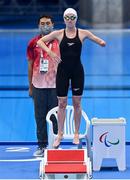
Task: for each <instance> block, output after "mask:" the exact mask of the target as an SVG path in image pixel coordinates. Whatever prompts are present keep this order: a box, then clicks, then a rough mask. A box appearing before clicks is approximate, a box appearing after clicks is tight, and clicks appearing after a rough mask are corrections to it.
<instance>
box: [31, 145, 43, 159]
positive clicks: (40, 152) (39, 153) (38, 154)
mask: <svg viewBox="0 0 130 180" xmlns="http://www.w3.org/2000/svg"><path fill="white" fill-rule="evenodd" d="M44 150H45V148H43V147H38V148H37V150H36V151H35V152H34V153H33V156H35V157H43V156H44Z"/></svg>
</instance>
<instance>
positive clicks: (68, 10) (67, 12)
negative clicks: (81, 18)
mask: <svg viewBox="0 0 130 180" xmlns="http://www.w3.org/2000/svg"><path fill="white" fill-rule="evenodd" d="M67 14H73V15H75V16H76V18H77V17H78V16H77V12H76V11H75V9H73V8H67V9H66V10H65V11H64V14H63V17H65V16H66V15H67Z"/></svg>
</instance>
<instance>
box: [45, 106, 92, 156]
mask: <svg viewBox="0 0 130 180" xmlns="http://www.w3.org/2000/svg"><path fill="white" fill-rule="evenodd" d="M57 111H58V106H57V107H54V108H53V109H51V110H50V111H49V112H48V114H47V116H46V120H47V122H48V124H49V127H48V148H49V149H53V143H54V139H55V137H56V135H55V134H54V133H53V125H52V121H51V120H50V117H51V115H54V116H55V117H56V119H57ZM57 120H58V119H57ZM82 120H84V124H85V126H84V129H85V131H84V132H83V133H82V134H79V139H80V144H79V145H78V149H80V148H82V140H85V142H86V146H87V151H88V157H90V156H91V139H90V121H89V119H88V116H87V115H86V113H85V112H84V111H83V110H82ZM74 130H75V127H74V109H73V106H70V105H67V107H66V118H65V123H64V135H63V139H68V140H69V139H73V137H74Z"/></svg>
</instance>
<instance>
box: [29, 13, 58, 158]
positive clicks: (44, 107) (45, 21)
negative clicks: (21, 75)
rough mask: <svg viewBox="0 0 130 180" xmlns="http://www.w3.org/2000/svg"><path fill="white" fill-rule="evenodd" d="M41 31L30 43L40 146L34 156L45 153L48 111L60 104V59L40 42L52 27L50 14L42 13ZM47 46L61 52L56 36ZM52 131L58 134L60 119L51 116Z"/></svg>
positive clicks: (32, 85)
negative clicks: (51, 55) (58, 62)
mask: <svg viewBox="0 0 130 180" xmlns="http://www.w3.org/2000/svg"><path fill="white" fill-rule="evenodd" d="M38 23H39V31H40V34H39V35H37V36H36V37H34V38H32V39H31V40H30V42H29V44H28V46H27V59H28V79H29V95H30V96H31V97H33V100H34V111H35V119H36V128H37V140H38V149H37V150H36V152H35V153H34V156H43V155H44V149H45V148H46V147H47V144H48V136H47V124H46V115H47V113H48V111H49V110H50V109H52V108H53V107H55V106H57V104H58V101H57V95H56V85H55V81H56V73H57V65H58V64H57V62H56V61H54V60H52V59H51V58H50V56H49V55H48V54H47V53H46V52H45V51H44V50H42V49H41V48H40V47H38V45H37V41H38V40H39V39H40V38H41V37H42V36H44V35H47V34H49V33H50V32H52V30H53V25H54V23H53V19H52V17H51V16H48V15H43V16H41V17H40V18H39V21H38ZM46 45H47V47H48V48H50V49H51V50H52V51H55V53H56V54H57V55H58V56H59V55H60V52H59V45H58V41H57V40H53V41H51V42H47V43H46ZM52 123H53V131H54V133H55V134H57V129H58V127H57V120H56V119H55V117H53V116H52Z"/></svg>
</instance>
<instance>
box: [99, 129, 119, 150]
mask: <svg viewBox="0 0 130 180" xmlns="http://www.w3.org/2000/svg"><path fill="white" fill-rule="evenodd" d="M99 141H100V142H101V143H104V144H105V146H106V147H111V146H112V145H117V144H119V142H120V140H119V139H117V140H116V141H114V142H111V141H110V140H109V138H108V132H105V133H103V134H102V135H101V136H100V137H99Z"/></svg>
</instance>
